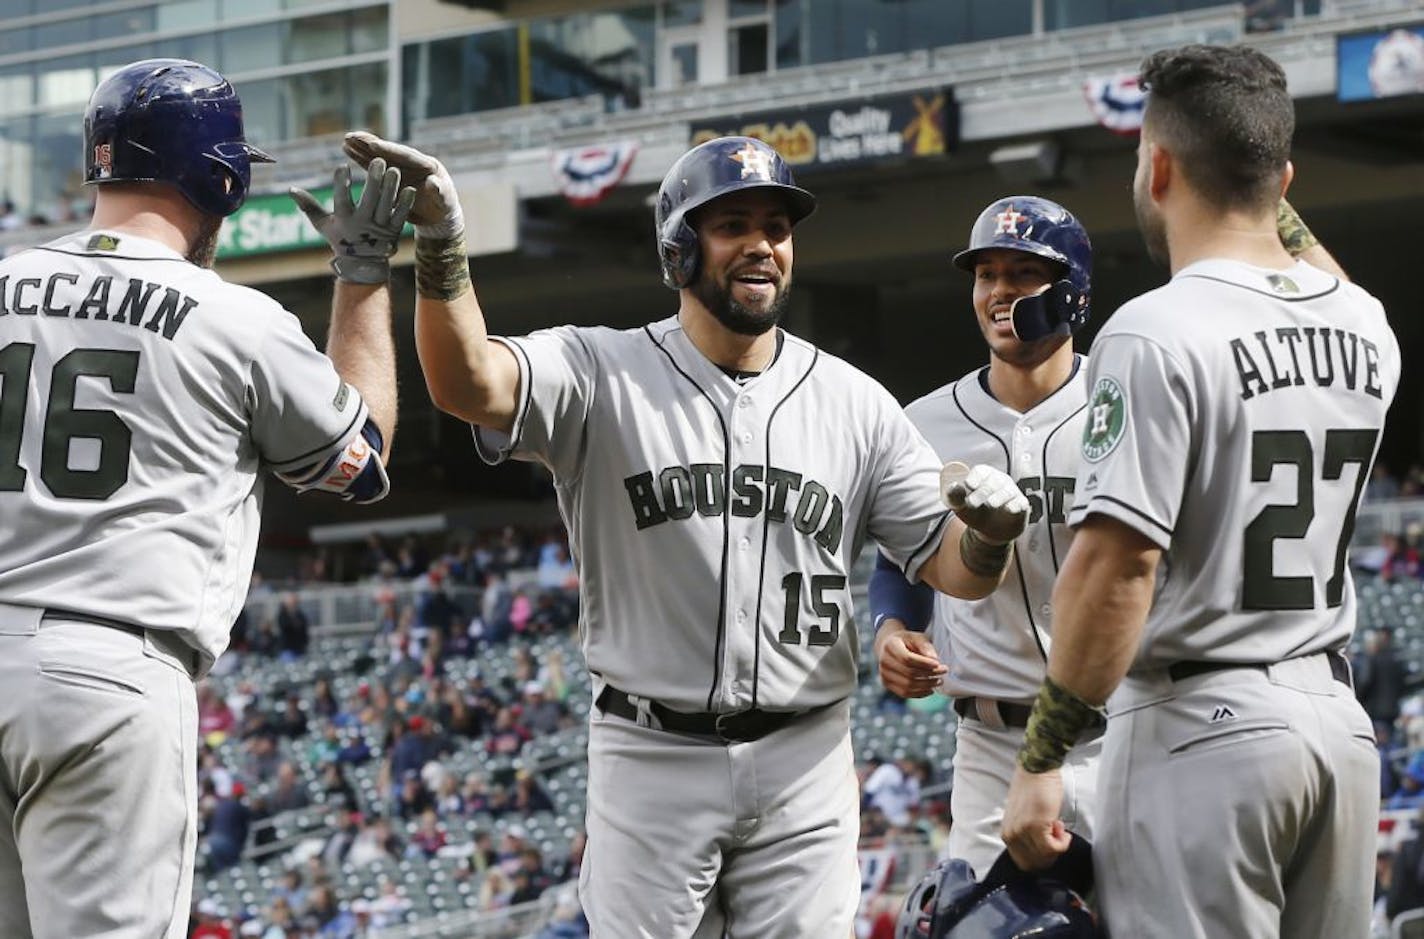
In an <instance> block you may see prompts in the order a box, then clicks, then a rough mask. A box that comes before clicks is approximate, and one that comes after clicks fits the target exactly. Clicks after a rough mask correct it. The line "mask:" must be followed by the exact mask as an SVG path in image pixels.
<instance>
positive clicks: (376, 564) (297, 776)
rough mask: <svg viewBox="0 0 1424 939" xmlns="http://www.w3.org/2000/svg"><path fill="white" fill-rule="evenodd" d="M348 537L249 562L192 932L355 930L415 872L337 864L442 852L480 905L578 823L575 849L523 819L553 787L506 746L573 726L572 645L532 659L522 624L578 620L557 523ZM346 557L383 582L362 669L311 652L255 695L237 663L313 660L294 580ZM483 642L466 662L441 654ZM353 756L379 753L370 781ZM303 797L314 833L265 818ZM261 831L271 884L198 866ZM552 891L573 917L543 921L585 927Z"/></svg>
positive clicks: (213, 709)
mask: <svg viewBox="0 0 1424 939" xmlns="http://www.w3.org/2000/svg"><path fill="white" fill-rule="evenodd" d="M353 554H354V557H334V556H333V554H332V553H331V552H320V553H316V552H314V553H312V554H310V555H307V556H305V557H304V558H302V559H301V561H300V563H299V564H297V565H296V569H295V570H294V571H291V572H288V576H285V577H280V578H277V577H273V578H269V577H264V576H262V575H261V574H254V577H253V584H252V588H251V591H250V593H249V602H248V605H247V609H246V611H245V615H244V616H243V617H242V619H241V621H240V622H239V623H238V624H237V627H236V628H235V630H234V634H233V641H232V646H231V648H230V649H229V652H228V653H227V654H226V655H225V656H224V659H223V660H222V663H221V668H220V670H219V671H218V673H216V674H215V675H214V676H212V677H210V678H209V679H207V680H205V681H204V682H202V683H200V685H199V688H198V722H199V735H200V738H201V742H200V746H201V749H200V765H199V793H200V796H199V814H200V825H201V832H202V835H201V843H200V851H199V859H200V870H199V885H200V886H199V889H197V890H196V891H195V894H196V896H197V898H198V902H197V904H196V905H195V908H194V917H193V923H194V926H193V932H192V934H193V935H195V936H209V937H223V936H241V935H252V936H261V937H264V939H299V937H302V939H305V937H312V936H320V937H323V939H327V937H336V939H346V937H360V936H364V935H366V933H367V932H368V931H369V930H370V929H373V928H378V927H380V926H383V925H390V924H393V923H396V922H401V921H403V918H404V917H405V916H406V914H407V912H408V911H409V910H410V908H411V901H410V899H409V897H407V896H406V895H405V893H404V890H405V889H406V887H405V885H403V884H401V883H398V882H397V881H396V880H395V879H391V878H387V879H385V880H383V881H381V882H380V883H381V886H380V888H379V889H380V894H379V896H378V897H376V898H375V899H372V898H370V897H369V896H361V895H346V894H345V893H344V892H343V884H342V879H341V877H340V876H339V874H340V872H341V871H342V870H343V869H346V870H349V869H352V868H356V869H371V868H373V867H376V866H379V865H381V864H384V863H399V862H401V861H422V862H428V861H431V860H433V859H436V858H442V859H446V860H448V861H449V862H450V864H451V867H450V876H451V877H452V878H453V879H454V880H455V881H456V883H460V882H469V883H470V884H472V885H474V884H476V883H477V884H478V887H477V889H472V890H471V894H472V895H473V896H474V897H475V898H476V902H477V903H478V905H479V906H480V907H481V908H483V909H487V910H496V909H500V908H502V907H506V906H510V905H515V904H520V903H526V902H528V901H531V900H535V899H538V898H539V897H540V896H542V895H543V893H544V891H546V890H547V889H549V888H550V887H552V886H554V885H555V884H563V883H567V882H568V881H569V880H570V879H571V878H576V877H577V873H578V864H579V860H580V857H581V854H582V838H581V836H576V837H575V838H574V839H573V841H572V844H571V845H570V848H569V852H568V854H567V855H564V856H556V857H544V856H543V853H542V852H541V850H540V848H539V847H538V846H537V845H536V844H535V843H534V842H533V841H532V840H530V839H529V838H528V837H527V835H526V834H525V831H524V828H523V827H522V825H521V824H520V823H521V821H522V820H525V819H528V818H529V817H530V816H532V815H535V814H537V813H543V812H549V811H551V810H552V809H553V808H554V806H553V801H552V800H551V798H550V796H549V793H548V792H547V791H545V789H544V787H543V785H542V784H541V782H540V779H539V778H538V776H537V775H536V774H535V773H534V772H533V771H531V770H530V769H528V768H526V767H522V766H518V765H517V764H513V763H512V761H513V760H514V759H515V758H517V757H519V755H520V754H521V752H522V751H523V750H524V748H525V746H526V745H527V744H528V742H529V741H530V740H532V739H534V738H535V737H539V736H546V735H550V734H554V733H557V732H558V731H560V730H563V729H565V728H568V727H571V726H573V717H572V715H571V712H570V708H569V706H568V697H569V695H570V693H571V691H572V689H571V685H570V680H569V676H568V669H567V663H565V661H564V658H563V653H562V651H561V650H562V648H563V647H561V646H555V647H554V648H552V650H551V651H549V652H548V653H547V654H546V655H545V656H544V657H543V658H542V660H541V661H538V662H536V661H535V660H534V657H533V656H532V654H531V652H530V644H529V640H531V639H534V638H538V637H545V636H570V635H572V633H573V631H574V628H575V623H576V620H577V615H578V591H577V580H576V578H575V576H574V571H573V565H572V563H571V562H570V560H569V553H568V546H567V544H566V543H565V542H564V540H563V539H562V536H561V534H560V533H557V532H555V533H549V534H547V535H545V536H543V537H542V538H537V537H531V536H530V535H529V534H528V533H527V532H523V531H521V530H518V529H514V528H507V529H504V530H502V531H500V532H498V533H491V534H489V535H485V536H479V537H469V536H460V537H455V538H453V539H451V540H450V543H449V545H448V546H442V547H440V548H433V547H432V546H431V545H430V544H427V543H424V542H422V541H421V540H419V539H416V538H413V537H412V538H406V539H403V540H401V541H400V542H399V543H397V544H395V545H393V546H388V545H387V544H386V543H385V542H384V541H383V540H382V539H379V538H376V537H372V538H370V539H369V540H368V541H367V542H366V543H365V544H364V545H363V546H362V547H361V548H360V549H359V551H357V552H353ZM336 566H340V567H343V568H344V569H345V570H347V571H352V572H355V573H356V574H357V576H358V577H359V580H360V582H362V583H364V584H366V585H367V586H368V587H369V588H370V594H371V596H372V597H373V601H372V602H373V609H372V610H371V616H370V618H371V619H374V620H375V622H376V630H375V632H374V633H373V634H372V635H371V638H370V640H369V645H368V647H367V650H366V652H365V653H364V654H363V655H361V656H360V657H359V658H358V661H357V665H356V669H357V671H358V672H361V673H364V674H363V675H362V680H360V681H359V682H351V681H348V682H345V684H346V685H347V686H349V687H350V691H349V693H347V694H345V695H344V696H343V695H339V694H338V692H337V690H336V688H337V684H338V683H337V682H336V681H335V678H336V676H335V675H332V674H330V673H325V672H323V671H320V670H317V671H316V676H317V677H316V678H315V680H314V681H313V682H312V683H311V684H310V686H309V687H290V688H286V689H278V690H276V691H272V690H269V691H268V693H267V694H266V695H265V696H264V694H263V693H262V692H261V691H260V690H259V688H258V687H257V684H256V683H254V682H253V681H252V680H250V679H248V680H241V679H238V678H237V677H236V676H237V675H239V674H241V673H242V672H243V664H244V662H247V663H250V662H252V661H253V660H258V661H261V660H264V659H271V660H274V661H280V662H287V663H299V662H302V661H304V660H307V657H308V656H310V655H311V654H312V652H313V638H312V624H311V622H310V617H309V616H308V614H307V612H306V611H305V610H304V609H303V606H302V599H301V594H300V591H299V588H301V587H308V586H314V585H318V584H323V583H330V581H327V580H323V578H325V577H328V576H329V575H330V572H331V570H332V569H333V567H336ZM512 574H518V575H519V576H518V578H517V579H518V582H519V586H517V587H515V586H511V581H512V580H514V579H516V578H515V577H512V576H511V575H512ZM274 583H275V584H277V586H274ZM476 655H478V656H479V658H478V662H479V663H480V665H479V666H477V667H475V668H470V667H468V663H464V665H465V666H466V667H461V668H459V669H451V668H450V667H449V666H450V664H451V663H452V661H453V660H455V659H457V658H459V659H469V658H470V657H472V656H476ZM494 656H498V657H501V660H502V664H505V665H507V667H501V668H499V669H493V670H492V671H496V672H498V674H499V675H500V678H499V679H498V680H487V679H486V678H485V677H484V674H483V673H484V672H485V668H484V665H485V664H486V663H488V664H493V662H494V659H493V658H492V657H494ZM452 673H453V674H452ZM471 753H479V754H484V755H485V756H487V757H489V758H490V759H489V760H487V761H476V766H477V768H476V769H473V770H467V771H463V772H462V771H460V770H458V769H456V768H455V767H454V765H453V764H456V763H459V762H461V761H459V760H455V759H452V757H454V756H456V755H457V754H471ZM465 762H466V763H468V761H465ZM487 765H488V766H494V767H497V768H496V769H495V770H493V771H486V770H485V768H484V767H485V766H487ZM356 767H367V768H368V769H374V776H375V780H376V784H375V788H374V794H371V793H367V794H366V795H365V796H364V797H363V795H362V794H361V793H359V792H358V788H357V787H356V786H355V785H353V783H352V779H351V774H352V771H353V770H354V769H355V768H356ZM302 810H311V813H312V817H313V818H316V819H318V820H319V827H318V828H317V829H316V830H317V832H318V834H319V835H320V837H319V838H311V837H302V833H301V832H297V833H296V835H295V836H294V837H290V838H289V839H288V840H289V841H290V843H285V842H283V840H282V839H283V833H282V831H281V829H280V827H279V826H278V825H276V824H274V823H273V821H274V820H276V819H278V818H280V817H282V816H284V815H286V816H288V817H289V816H290V813H294V812H297V813H299V812H301V811H302ZM490 820H497V821H499V822H500V823H501V825H502V826H503V828H504V830H503V832H502V834H500V835H499V837H498V839H496V838H494V837H493V835H492V833H491V832H490V831H489V830H487V829H484V830H473V832H472V829H471V826H472V825H474V824H476V823H479V824H486V823H488V821H490ZM269 851H270V852H271V854H270V857H272V858H274V859H276V860H277V863H279V864H282V865H288V866H287V869H286V870H285V872H284V873H283V874H282V878H281V888H280V889H278V890H275V891H273V892H272V894H271V895H270V896H268V897H265V898H260V899H258V900H256V901H254V903H252V904H251V905H250V907H249V908H245V909H241V910H232V909H225V908H222V907H221V905H219V904H218V902H217V901H216V900H215V899H214V898H212V897H207V896H204V895H203V890H202V889H201V884H202V883H203V878H205V877H209V876H214V875H217V874H220V873H222V872H224V871H226V870H228V869H229V868H231V867H233V866H234V865H236V864H238V863H239V862H240V860H241V859H242V858H243V856H244V852H247V853H248V854H249V855H251V854H252V853H258V854H261V855H263V856H268V852H269ZM558 899H559V901H560V902H558V903H556V904H554V906H555V908H556V916H557V910H559V909H562V910H563V911H564V914H565V915H563V917H562V922H561V924H560V926H559V928H560V929H562V930H563V931H560V932H557V933H551V934H550V935H551V936H553V935H557V936H559V937H561V939H562V937H575V936H578V935H580V933H579V931H578V930H579V923H580V922H581V917H580V916H579V915H574V914H570V913H569V912H568V903H567V902H564V898H563V897H559V898H558ZM575 907H576V904H575ZM550 928H551V929H553V928H554V927H552V926H551V927H550ZM584 934H586V929H585V932H584Z"/></svg>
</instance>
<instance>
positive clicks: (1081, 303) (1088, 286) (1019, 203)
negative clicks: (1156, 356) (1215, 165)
mask: <svg viewBox="0 0 1424 939" xmlns="http://www.w3.org/2000/svg"><path fill="white" fill-rule="evenodd" d="M990 248H1006V249H1008V250H1010V251H1024V252H1027V253H1028V254H1034V255H1037V256H1038V257H1041V258H1047V259H1048V260H1050V261H1053V262H1056V263H1057V264H1059V265H1060V266H1061V267H1062V269H1063V277H1062V278H1060V279H1059V280H1057V281H1055V282H1054V283H1052V284H1050V285H1049V287H1048V289H1047V290H1045V291H1044V292H1043V293H1041V294H1038V295H1037V296H1034V297H1021V298H1020V299H1019V300H1017V301H1015V303H1014V313H1013V317H1014V335H1016V336H1018V338H1019V339H1022V340H1024V341H1025V342H1031V341H1033V340H1035V339H1042V338H1044V337H1045V336H1052V335H1061V336H1068V335H1072V333H1073V332H1075V331H1076V330H1077V329H1078V328H1079V327H1080V326H1082V325H1083V324H1084V323H1086V322H1088V307H1089V301H1090V300H1091V298H1092V294H1093V246H1092V244H1091V243H1090V242H1089V241H1088V233H1087V232H1086V231H1084V230H1083V226H1082V225H1081V224H1079V222H1078V220H1077V219H1076V218H1074V217H1073V213H1072V212H1069V211H1068V210H1067V209H1065V208H1063V206H1061V205H1059V204H1058V203H1057V202H1053V201H1051V200H1049V199H1040V198H1039V197H1038V196H1009V197H1008V198H1006V199H1000V200H999V201H997V202H995V203H994V204H993V205H991V206H989V207H988V208H987V209H985V210H984V211H983V212H981V213H979V218H978V219H976V220H975V222H974V227H973V229H971V230H970V232H969V247H967V248H965V249H964V250H963V251H961V252H959V253H958V254H956V255H955V256H954V266H955V267H958V268H960V269H962V270H966V271H969V272H970V273H973V271H974V263H975V260H976V259H977V258H978V256H979V252H981V251H986V250H988V249H990Z"/></svg>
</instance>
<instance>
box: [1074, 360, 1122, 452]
mask: <svg viewBox="0 0 1424 939" xmlns="http://www.w3.org/2000/svg"><path fill="white" fill-rule="evenodd" d="M1126 429H1127V396H1126V395H1125V394H1123V391H1122V386H1121V385H1119V384H1118V383H1117V379H1115V378H1111V377H1109V376H1107V375H1104V376H1103V377H1102V378H1099V379H1098V381H1097V384H1095V385H1093V394H1092V397H1091V398H1090V399H1089V400H1088V420H1087V422H1086V423H1084V424H1083V459H1085V460H1087V461H1088V462H1089V463H1096V462H1098V461H1099V460H1101V459H1102V458H1103V457H1105V456H1107V455H1108V454H1109V453H1112V452H1113V449H1114V448H1115V447H1116V446H1117V444H1118V441H1119V440H1121V439H1122V434H1123V431H1124V430H1126Z"/></svg>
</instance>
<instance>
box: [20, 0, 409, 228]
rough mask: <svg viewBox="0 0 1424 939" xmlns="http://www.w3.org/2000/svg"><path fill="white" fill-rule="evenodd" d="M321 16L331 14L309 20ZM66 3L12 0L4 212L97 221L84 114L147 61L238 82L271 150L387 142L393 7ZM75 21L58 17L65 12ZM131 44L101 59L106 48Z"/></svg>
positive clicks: (254, 1)
mask: <svg viewBox="0 0 1424 939" xmlns="http://www.w3.org/2000/svg"><path fill="white" fill-rule="evenodd" d="M318 4H320V5H322V6H324V7H326V8H327V11H326V12H311V13H306V12H305V8H307V7H314V6H317V5H318ZM84 6H86V5H85V4H77V3H70V2H66V0H33V2H32V0H0V20H3V19H6V18H9V17H26V16H32V15H33V14H36V13H37V11H42V12H43V14H44V15H43V16H42V17H41V16H35V17H34V19H35V20H36V21H37V22H31V21H30V20H22V21H21V23H23V24H27V25H21V26H11V25H10V24H9V23H2V22H0V201H6V202H9V203H11V204H12V205H13V206H14V207H15V212H16V213H17V214H19V215H21V216H22V217H26V218H31V219H32V220H35V221H38V220H41V219H44V220H50V221H60V220H69V219H70V218H72V217H76V216H77V217H80V218H82V217H84V216H85V215H86V214H87V212H88V205H89V201H90V193H89V192H88V191H87V190H85V189H84V187H83V178H82V175H83V153H82V149H81V137H82V126H81V125H82V114H83V110H84V106H85V104H86V103H87V102H88V100H89V95H90V93H91V92H92V91H93V90H94V86H95V85H96V84H97V83H98V82H99V81H101V80H102V79H103V78H105V77H106V76H108V75H109V74H111V73H112V72H113V71H114V70H116V69H118V68H120V67H121V66H123V65H126V64H128V63H130V62H133V61H136V60H138V59H145V58H154V57H164V58H183V59H193V60H195V61H198V62H202V63H204V64H207V65H211V66H213V67H215V68H217V69H218V70H220V71H221V72H223V73H224V74H225V75H227V76H228V77H229V78H230V79H232V81H233V84H234V85H235V86H236V88H237V91H238V93H239V94H240V95H241V96H242V99H243V108H244V117H245V121H246V126H247V136H248V137H249V139H251V140H253V141H254V142H256V143H258V144H259V145H260V144H263V143H266V144H275V143H277V142H280V141H286V140H292V139H298V138H302V137H311V136H315V135H319V134H329V133H335V132H338V131H341V130H345V129H347V128H350V127H367V128H370V129H372V130H375V131H377V132H378V133H384V132H386V125H387V119H386V100H387V94H386V92H387V87H388V85H389V76H388V71H389V70H388V67H387V63H388V61H389V56H390V42H391V40H390V36H391V30H390V14H389V4H388V3H386V2H373V3H353V4H350V5H349V8H348V9H343V10H340V11H335V12H331V11H330V6H331V4H330V3H329V2H326V0H240V2H239V0H175V2H167V3H158V4H149V5H145V6H140V7H134V8H130V9H124V10H117V11H116V10H112V7H113V6H114V4H105V5H102V6H101V7H100V9H99V10H96V11H94V12H87V13H86V12H85V11H84V10H83V9H82V8H83V7H84ZM65 10H69V11H70V15H69V16H65V17H58V18H57V17H56V15H55V14H57V13H58V12H60V11H65ZM114 37H129V38H130V39H132V41H131V42H127V43H125V44H124V45H120V46H105V47H103V48H98V49H95V48H93V47H94V45H96V44H97V43H98V41H100V40H106V41H110V42H111V41H112V40H113V39H114Z"/></svg>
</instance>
